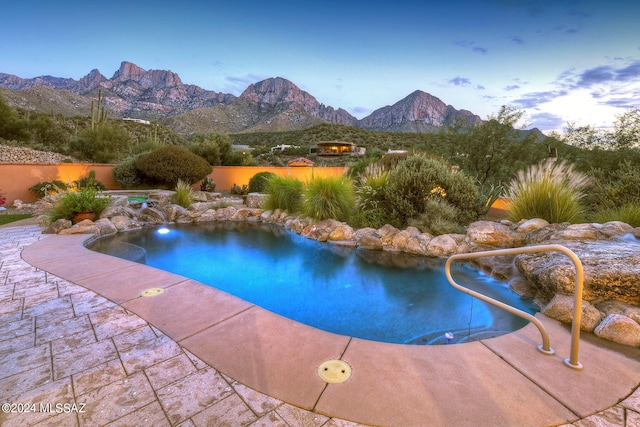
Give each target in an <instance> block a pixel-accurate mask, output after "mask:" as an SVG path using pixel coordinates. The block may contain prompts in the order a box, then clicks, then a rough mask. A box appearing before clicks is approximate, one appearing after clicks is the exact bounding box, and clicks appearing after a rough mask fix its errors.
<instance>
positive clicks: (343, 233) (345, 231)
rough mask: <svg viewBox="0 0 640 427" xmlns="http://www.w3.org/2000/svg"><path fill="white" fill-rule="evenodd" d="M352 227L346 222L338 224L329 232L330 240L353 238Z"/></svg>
mask: <svg viewBox="0 0 640 427" xmlns="http://www.w3.org/2000/svg"><path fill="white" fill-rule="evenodd" d="M353 233H354V231H353V227H351V226H350V225H348V224H340V225H339V226H337V227H336V228H335V229H334V230H333V231H332V232H331V233H330V234H329V240H331V241H345V240H351V239H353Z"/></svg>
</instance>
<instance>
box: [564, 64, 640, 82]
mask: <svg viewBox="0 0 640 427" xmlns="http://www.w3.org/2000/svg"><path fill="white" fill-rule="evenodd" d="M563 76H565V77H568V76H570V74H568V73H563ZM634 80H640V61H634V62H632V63H631V64H629V65H627V66H625V67H621V68H615V67H613V66H611V65H601V66H599V67H594V68H591V69H588V70H585V71H583V72H582V73H581V74H579V75H578V76H577V81H576V82H575V84H574V85H573V87H574V88H590V87H592V86H594V85H599V84H608V83H616V82H630V81H634Z"/></svg>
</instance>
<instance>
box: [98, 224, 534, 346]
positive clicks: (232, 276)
mask: <svg viewBox="0 0 640 427" xmlns="http://www.w3.org/2000/svg"><path fill="white" fill-rule="evenodd" d="M140 248H143V249H140ZM90 249H93V250H96V251H98V252H102V253H107V254H112V255H115V256H121V257H123V258H128V259H132V260H136V261H139V262H144V263H146V264H147V265H150V266H153V267H157V268H160V269H163V270H166V271H170V272H173V273H176V274H179V275H182V276H186V277H189V278H192V279H195V280H197V281H199V282H202V283H205V284H208V285H210V286H213V287H216V288H218V289H221V290H223V291H225V292H228V293H230V294H233V295H236V296H238V297H240V298H242V299H244V300H246V301H249V302H252V303H254V304H256V305H259V306H261V307H263V308H265V309H267V310H271V311H273V312H275V313H278V314H281V315H283V316H285V317H288V318H290V319H294V320H297V321H299V322H301V323H305V324H307V325H310V326H314V327H317V328H320V329H323V330H325V331H329V332H334V333H338V334H342V335H348V336H353V337H358V338H365V339H370V340H376V341H384V342H392V343H412V344H436V343H444V338H443V335H444V333H446V332H452V333H453V334H454V336H455V338H454V340H453V341H454V342H463V341H465V340H473V339H478V338H485V337H487V336H493V335H500V334H502V333H505V332H509V331H513V330H515V329H518V328H520V327H522V326H524V325H525V324H526V321H524V320H522V319H520V318H518V317H515V316H513V315H511V314H508V313H506V312H504V311H502V310H499V309H497V308H495V307H493V306H491V305H488V304H486V303H483V302H482V301H479V300H474V299H472V298H471V297H470V296H468V295H466V294H464V293H462V292H459V291H456V290H455V289H454V288H452V287H451V286H450V285H449V283H448V282H447V279H446V277H445V274H444V268H443V265H444V262H443V261H442V260H436V259H432V258H426V257H418V256H412V255H408V254H392V253H388V252H380V251H366V250H359V249H352V248H345V247H341V246H336V245H333V244H330V243H320V242H316V241H313V240H308V239H306V238H304V237H301V236H299V235H297V234H295V233H292V232H290V231H287V230H285V229H283V228H282V227H278V226H274V225H267V224H247V223H229V222H224V223H221V222H215V223H207V224H198V225H193V224H184V225H178V224H175V225H171V226H168V227H161V228H154V229H143V230H137V231H130V232H127V233H120V234H118V235H116V236H113V237H109V238H103V239H100V240H98V241H96V242H95V243H93V244H92V245H91V246H90ZM452 271H453V276H454V279H456V281H457V282H458V283H461V284H463V285H465V286H468V287H471V288H472V289H476V290H479V291H481V292H483V293H485V294H487V295H489V296H492V297H494V298H496V299H499V300H501V301H503V302H506V303H509V304H511V305H514V306H516V307H518V308H520V309H522V310H524V311H526V312H528V313H534V312H535V311H536V307H535V306H534V305H533V304H532V303H531V302H530V301H527V300H523V299H521V298H520V297H519V296H518V295H516V294H515V293H513V292H511V291H510V290H509V288H508V286H507V285H506V284H505V283H503V282H499V281H497V280H494V279H492V278H490V277H488V276H486V275H485V274H482V273H479V272H477V271H475V270H473V269H470V268H467V267H464V266H455V267H454V270H452Z"/></svg>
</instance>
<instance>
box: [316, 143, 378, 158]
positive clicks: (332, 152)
mask: <svg viewBox="0 0 640 427" xmlns="http://www.w3.org/2000/svg"><path fill="white" fill-rule="evenodd" d="M366 150H367V149H366V148H364V147H356V145H355V144H354V143H353V142H344V141H320V142H318V143H317V144H313V145H311V146H310V147H309V153H310V154H315V155H317V156H364V153H365V151H366Z"/></svg>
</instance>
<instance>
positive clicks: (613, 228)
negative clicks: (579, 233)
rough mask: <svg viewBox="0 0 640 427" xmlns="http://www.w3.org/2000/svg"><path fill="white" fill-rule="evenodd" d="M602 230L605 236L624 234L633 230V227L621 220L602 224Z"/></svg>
mask: <svg viewBox="0 0 640 427" xmlns="http://www.w3.org/2000/svg"><path fill="white" fill-rule="evenodd" d="M600 232H601V233H602V234H604V235H605V237H614V236H624V235H625V234H629V233H631V232H633V227H632V226H630V225H629V224H626V223H624V222H621V221H610V222H607V223H604V224H602V227H601V228H600Z"/></svg>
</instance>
